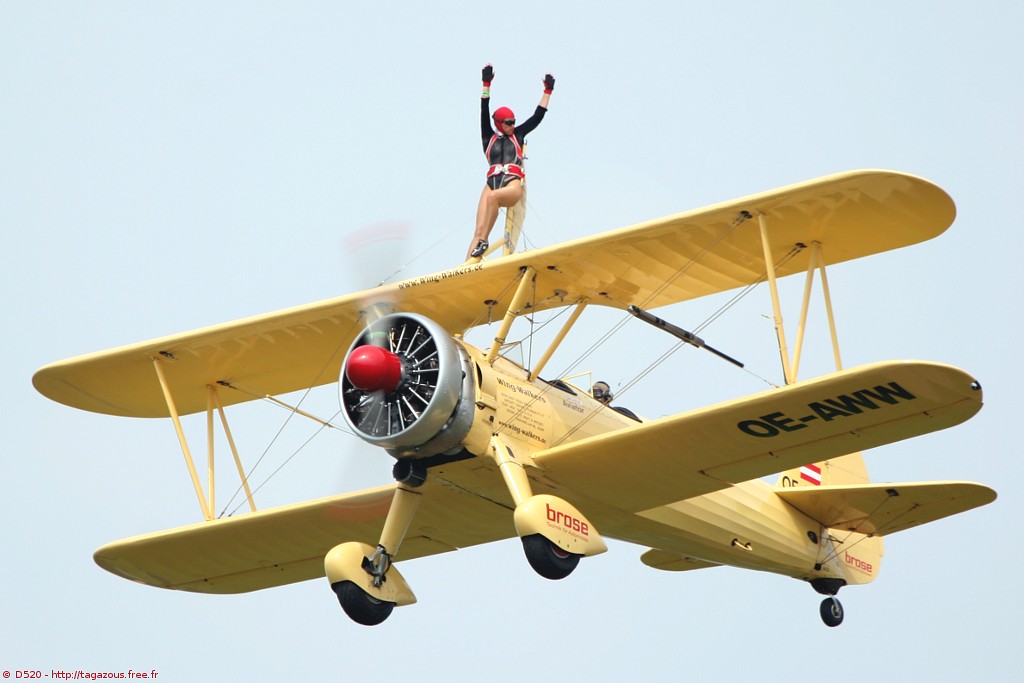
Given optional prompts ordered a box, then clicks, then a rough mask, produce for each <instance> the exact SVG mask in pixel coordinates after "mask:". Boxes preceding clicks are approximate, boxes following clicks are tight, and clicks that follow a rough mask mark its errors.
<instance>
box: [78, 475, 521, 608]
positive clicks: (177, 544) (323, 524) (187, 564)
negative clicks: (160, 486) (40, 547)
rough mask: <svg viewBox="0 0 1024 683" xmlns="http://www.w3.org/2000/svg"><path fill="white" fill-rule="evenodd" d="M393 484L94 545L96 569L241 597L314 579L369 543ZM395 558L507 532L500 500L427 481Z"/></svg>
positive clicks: (380, 522) (498, 536)
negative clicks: (341, 554) (353, 547)
mask: <svg viewBox="0 0 1024 683" xmlns="http://www.w3.org/2000/svg"><path fill="white" fill-rule="evenodd" d="M393 491H394V485H392V486H384V487H380V488H376V489H370V490H366V491H360V492H357V493H349V494H345V495H341V496H333V497H331V498H323V499H320V500H314V501H310V502H306V503H299V504H296V505H288V506H285V507H280V508H274V509H270V510H263V511H260V512H253V513H251V514H243V515H239V516H238V517H229V518H226V519H218V520H213V521H209V522H200V523H198V524H193V525H190V526H185V527H180V528H178V529H170V530H168V531H160V532H157V533H153V534H146V535H144V536H136V537H134V538H128V539H125V540H122V541H116V542H114V543H110V544H108V545H105V546H103V547H102V548H100V549H99V550H97V551H96V553H95V560H96V563H97V564H98V565H100V566H101V567H103V568H104V569H106V570H107V571H110V572H113V573H114V574H117V575H118V576H121V577H123V578H126V579H130V580H132V581H137V582H139V583H144V584H148V585H150V586H157V587H158V588H172V589H175V590H185V591H193V592H197V593H244V592H247V591H254V590H261V589H263V588H271V587H273V586H282V585H284V584H288V583H295V582H297V581H306V580H308V579H315V578H318V577H322V576H323V575H324V556H325V555H326V554H327V551H329V550H330V549H331V548H333V547H334V546H335V545H337V544H338V543H341V542H343V541H361V542H364V543H368V544H370V545H376V543H377V540H378V539H379V538H380V532H381V528H382V527H383V525H384V519H385V517H386V516H387V512H388V508H389V507H390V505H391V497H392V493H393ZM422 491H423V492H424V493H425V495H424V496H423V501H422V503H421V504H420V507H419V509H418V510H417V512H416V518H415V520H414V522H413V525H412V526H411V527H410V528H409V532H408V534H407V535H406V538H405V540H404V541H403V543H402V546H401V549H400V552H399V555H398V557H397V558H396V559H397V560H409V559H414V558H417V557H423V556H426V555H434V554H437V553H443V552H447V551H450V550H456V549H458V548H464V547H468V546H472V545H477V544H480V543H489V542H491V541H497V540H501V539H504V538H509V537H511V536H514V535H515V529H514V527H513V525H512V516H511V514H510V513H509V510H508V509H507V508H505V507H502V506H501V505H499V504H497V503H495V502H493V501H489V500H486V499H484V498H480V497H478V496H475V495H472V494H470V493H466V492H465V491H462V490H460V489H456V488H454V487H450V486H445V485H444V484H441V483H433V482H430V481H428V482H427V483H426V484H425V485H424V486H423V489H422Z"/></svg>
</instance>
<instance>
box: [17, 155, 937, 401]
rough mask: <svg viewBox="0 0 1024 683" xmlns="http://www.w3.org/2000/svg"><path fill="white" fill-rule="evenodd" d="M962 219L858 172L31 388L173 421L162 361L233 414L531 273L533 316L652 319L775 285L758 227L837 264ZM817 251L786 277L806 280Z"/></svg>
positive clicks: (465, 308)
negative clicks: (765, 281)
mask: <svg viewBox="0 0 1024 683" xmlns="http://www.w3.org/2000/svg"><path fill="white" fill-rule="evenodd" d="M954 216H955V208H954V205H953V202H952V200H951V199H950V198H949V196H948V195H946V193H945V192H943V191H942V190H941V189H940V188H938V187H936V186H935V185H933V184H931V183H930V182H928V181H926V180H923V179H921V178H917V177H914V176H911V175H906V174H902V173H896V172H890V171H854V172H849V173H842V174H838V175H833V176H827V177H825V178H821V179H818V180H813V181H809V182H806V183H801V184H797V185H791V186H789V187H784V188H781V189H778V190H772V191H770V192H764V193H762V194H757V195H752V196H750V197H744V198H742V199H736V200H732V201H729V202H724V203H721V204H717V205H714V206H710V207H707V208H703V209H698V210H695V211H688V212H685V213H680V214H676V215H674V216H669V217H667V218H661V219H658V220H653V221H648V222H646V223H640V224H638V225H634V226H631V227H628V228H623V229H620V230H614V231H611V232H607V233H602V234H599V235H596V236H593V237H588V238H585V239H580V240H576V241H572V242H566V243H563V244H559V245H555V246H552V247H547V248H544V249H538V250H535V251H529V252H523V253H519V254H514V255H511V256H507V257H504V258H500V259H495V260H491V261H487V262H483V263H479V264H468V265H464V266H460V267H458V268H454V269H452V270H449V271H445V272H441V273H435V274H433V275H429V276H425V277H420V278H414V279H411V280H406V281H404V282H400V283H396V284H392V285H387V286H384V287H380V288H377V289H373V290H368V291H365V292H361V293H357V294H352V295H349V296H344V297H340V298H336V299H331V300H328V301H322V302H319V303H314V304H309V305H306V306H301V307H297V308H292V309H287V310H283V311H278V312H275V313H269V314H266V315H261V316H256V317H252V318H246V319H243V320H239V321H236V322H231V323H227V324H223V325H217V326H214V327H208V328H205V329H200V330H196V331H192V332H187V333H184V334H177V335H173V336H169V337H164V338H162V339H155V340H151V341H147V342H143V343H139V344H134V345H131V346H124V347H120V348H116V349H113V350H109V351H103V352H100V353H95V354H91V355H86V356H80V357H77V358H72V359H69V360H65V361H60V362H57V363H53V364H51V365H48V366H46V367H44V368H42V369H40V370H39V371H38V372H37V373H36V375H35V377H34V378H33V383H34V384H35V386H36V388H37V389H38V390H39V391H40V392H41V393H42V394H44V395H45V396H47V397H49V398H51V399H53V400H55V401H58V402H60V403H64V404H67V405H70V406H73V407H76V408H81V409H83V410H90V411H94V412H98V413H108V414H113V415H126V416H134V417H166V416H167V415H168V410H167V407H166V404H165V401H164V398H163V393H162V390H161V387H160V385H159V383H158V382H157V378H156V373H155V370H154V368H153V363H154V359H159V362H161V363H162V364H163V365H162V367H163V368H164V370H165V375H166V379H167V384H168V387H169V389H170V392H171V393H172V395H173V396H174V397H175V401H176V403H177V409H178V411H179V412H180V413H181V414H189V413H193V412H199V411H202V410H205V409H206V407H207V403H206V402H207V390H206V387H207V386H208V385H212V384H214V383H216V382H219V381H226V382H230V383H231V384H232V385H234V386H237V387H241V388H245V389H247V390H249V391H250V392H251V393H243V392H241V391H235V392H229V391H224V392H221V399H222V400H223V402H224V403H225V404H226V405H229V404H232V403H239V402H242V401H247V400H251V399H252V398H253V394H256V395H264V394H269V395H278V394H284V393H288V392H290V391H295V390H298V389H304V388H308V387H310V386H317V385H320V384H326V383H329V382H333V381H335V380H336V379H337V376H338V372H339V369H340V367H341V362H342V357H343V355H344V352H345V350H346V348H347V346H348V344H349V343H350V342H351V340H352V339H353V338H354V337H355V335H356V333H357V332H358V331H359V330H360V329H361V326H362V323H361V322H360V312H361V311H363V310H365V309H366V308H367V307H369V306H371V305H374V304H380V303H382V304H384V305H386V306H388V307H391V308H394V309H396V310H402V311H405V312H411V313H421V314H423V315H426V316H428V317H430V318H432V319H433V320H435V321H437V322H438V323H439V324H441V325H442V326H444V327H445V328H446V329H448V330H449V331H451V332H458V331H463V330H465V329H467V328H470V327H473V326H475V325H479V324H483V323H487V322H489V321H491V320H492V319H493V318H495V317H499V316H500V315H502V313H503V312H504V309H503V308H502V307H503V306H507V305H508V303H509V301H510V300H511V297H512V295H513V293H514V291H515V284H516V282H517V280H518V279H519V278H520V277H522V273H523V271H524V269H525V268H527V267H532V268H533V269H534V270H535V271H536V273H537V276H536V288H535V290H534V291H535V295H534V297H533V300H532V301H530V304H529V305H530V307H531V308H532V310H534V311H540V310H546V309H551V308H557V307H559V306H564V305H567V304H570V303H574V302H576V301H579V300H582V299H586V300H588V301H590V302H591V303H594V304H600V305H606V306H613V307H619V308H625V307H627V306H629V305H637V306H640V307H641V308H655V307H658V306H663V305H667V304H671V303H676V302H680V301H686V300H689V299H693V298H696V297H700V296H704V295H708V294H713V293H716V292H722V291H727V290H730V289H734V288H737V287H743V286H746V285H749V284H751V283H752V282H754V281H756V280H757V279H758V278H760V277H761V276H762V274H763V273H764V272H765V265H764V252H763V248H762V242H761V230H760V225H761V222H762V220H761V219H762V218H763V223H764V225H765V226H766V228H767V232H768V235H769V238H770V242H771V244H772V258H773V260H775V261H776V262H778V261H779V260H780V259H782V258H783V257H784V256H785V255H786V254H788V253H790V252H791V251H793V249H794V246H795V245H798V244H803V245H810V244H811V243H813V242H818V243H820V244H821V245H822V248H823V253H824V256H825V260H826V262H827V263H829V264H832V263H838V262H842V261H847V260H850V259H855V258H859V257H862V256H868V255H870V254H874V253H878V252H882V251H886V250H890V249H897V248H899V247H903V246H907V245H910V244H915V243H917V242H921V241H924V240H927V239H930V238H932V237H935V236H936V235H938V234H941V233H942V232H943V231H944V230H945V229H946V228H947V227H949V225H950V224H951V223H952V221H953V218H954ZM807 251H809V250H805V251H804V252H802V253H798V254H797V255H796V256H795V257H793V258H791V259H789V260H788V261H785V262H784V263H782V264H781V265H779V266H778V275H779V276H784V275H789V274H793V273H797V272H803V271H804V270H805V269H806V267H807V261H808V256H807Z"/></svg>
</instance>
